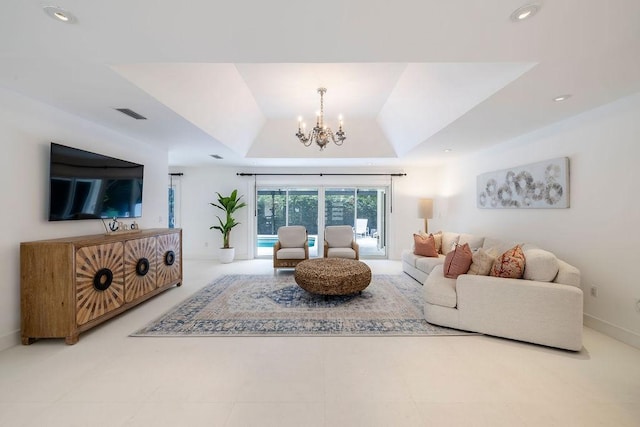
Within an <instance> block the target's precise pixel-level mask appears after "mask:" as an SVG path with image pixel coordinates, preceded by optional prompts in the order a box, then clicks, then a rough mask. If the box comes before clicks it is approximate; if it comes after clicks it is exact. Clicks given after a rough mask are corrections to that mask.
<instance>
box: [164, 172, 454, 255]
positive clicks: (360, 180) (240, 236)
mask: <svg viewBox="0 0 640 427" xmlns="http://www.w3.org/2000/svg"><path fill="white" fill-rule="evenodd" d="M172 172H182V173H184V176H182V177H180V192H181V207H180V213H181V227H182V229H183V252H184V255H185V257H190V258H199V259H212V260H213V259H217V256H218V248H219V247H220V246H222V236H221V234H220V232H219V231H218V230H209V227H211V226H212V225H214V224H217V220H216V215H219V214H220V211H219V210H218V209H215V208H214V207H213V206H211V205H209V203H210V202H212V201H215V200H216V198H217V196H216V192H219V193H221V194H223V195H228V194H229V193H230V192H231V191H232V190H233V189H236V188H237V189H238V193H239V194H241V195H243V196H244V198H243V200H245V201H246V202H247V203H248V205H249V206H248V208H245V209H242V210H241V211H239V212H238V214H237V217H236V219H237V220H238V221H239V222H240V225H238V226H237V227H235V228H234V229H233V231H232V232H231V246H234V247H235V248H236V258H237V259H249V258H253V240H252V233H253V230H254V229H255V225H254V219H253V213H254V206H253V193H254V178H253V177H239V176H237V175H236V174H237V173H238V172H248V173H259V172H262V173H325V174H328V173H345V174H353V173H401V172H406V173H407V176H406V177H394V178H393V212H392V213H391V215H390V217H389V223H388V226H389V228H388V230H389V231H388V233H389V243H388V251H389V258H390V259H399V258H400V253H401V252H402V249H404V248H407V247H410V246H411V243H412V238H411V235H412V233H414V232H416V231H418V230H419V229H420V228H422V227H423V226H424V222H423V221H422V220H420V219H419V218H418V217H417V209H418V208H417V206H418V198H420V197H435V196H436V194H437V190H438V188H439V187H440V185H441V183H440V179H441V178H440V177H441V175H442V173H441V170H439V169H438V168H421V169H420V168H418V169H404V170H390V169H385V170H379V169H375V168H368V169H354V168H349V169H340V168H322V169H308V168H307V169H302V168H278V169H277V170H274V169H268V170H267V169H257V168H253V169H250V168H240V167H215V166H211V167H191V168H176V169H172ZM258 185H298V186H305V185H309V186H311V185H322V186H333V185H336V186H360V185H362V186H367V185H371V186H374V185H380V186H390V179H389V177H387V176H385V177H381V176H358V177H355V176H322V177H319V176H269V177H265V176H261V177H258ZM436 215H437V212H436ZM430 224H431V227H437V226H438V220H437V219H434V221H433V222H430Z"/></svg>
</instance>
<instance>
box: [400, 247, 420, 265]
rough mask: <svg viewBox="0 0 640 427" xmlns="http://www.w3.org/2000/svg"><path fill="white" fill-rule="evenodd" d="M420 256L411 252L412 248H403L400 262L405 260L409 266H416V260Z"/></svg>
mask: <svg viewBox="0 0 640 427" xmlns="http://www.w3.org/2000/svg"><path fill="white" fill-rule="evenodd" d="M419 258H420V256H419V255H416V254H414V253H413V251H412V250H409V249H405V250H403V251H402V262H406V263H407V264H409V265H410V266H411V267H415V266H416V260H417V259H419Z"/></svg>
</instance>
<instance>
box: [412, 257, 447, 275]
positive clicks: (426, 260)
mask: <svg viewBox="0 0 640 427" xmlns="http://www.w3.org/2000/svg"><path fill="white" fill-rule="evenodd" d="M444 259H445V256H444V255H439V256H438V257H437V258H434V257H419V258H418V259H416V264H415V266H416V268H417V269H418V270H420V271H423V272H425V273H427V274H429V273H431V270H433V268H434V267H435V266H437V265H442V264H444Z"/></svg>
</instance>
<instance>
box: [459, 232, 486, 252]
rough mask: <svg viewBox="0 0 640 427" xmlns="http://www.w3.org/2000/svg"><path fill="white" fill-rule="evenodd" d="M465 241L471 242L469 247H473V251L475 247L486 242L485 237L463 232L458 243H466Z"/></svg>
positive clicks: (479, 246)
mask: <svg viewBox="0 0 640 427" xmlns="http://www.w3.org/2000/svg"><path fill="white" fill-rule="evenodd" d="M465 243H468V244H469V247H470V248H471V252H473V251H474V250H475V249H478V248H481V247H482V244H483V243H484V237H482V236H476V235H474V234H464V233H462V234H461V235H460V238H459V239H458V244H459V245H464V244H465Z"/></svg>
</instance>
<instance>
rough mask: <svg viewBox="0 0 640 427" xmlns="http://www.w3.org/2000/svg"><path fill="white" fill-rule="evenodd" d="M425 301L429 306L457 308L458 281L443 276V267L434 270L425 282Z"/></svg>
mask: <svg viewBox="0 0 640 427" xmlns="http://www.w3.org/2000/svg"><path fill="white" fill-rule="evenodd" d="M424 300H425V301H426V302H428V303H429V304H434V305H439V306H443V307H450V308H455V306H456V305H457V296H456V281H455V279H448V278H446V277H444V275H443V274H442V266H437V267H435V268H434V269H433V271H432V272H431V274H429V277H427V280H426V281H425V282H424Z"/></svg>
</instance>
